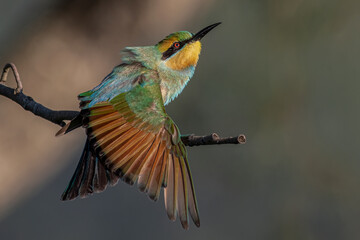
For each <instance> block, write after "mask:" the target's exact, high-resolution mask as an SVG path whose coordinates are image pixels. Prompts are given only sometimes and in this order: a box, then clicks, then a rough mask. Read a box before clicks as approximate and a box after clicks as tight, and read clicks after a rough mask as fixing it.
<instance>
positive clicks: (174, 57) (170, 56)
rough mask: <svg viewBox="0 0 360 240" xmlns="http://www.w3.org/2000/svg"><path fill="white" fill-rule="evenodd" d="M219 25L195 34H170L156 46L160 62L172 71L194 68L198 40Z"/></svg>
mask: <svg viewBox="0 0 360 240" xmlns="http://www.w3.org/2000/svg"><path fill="white" fill-rule="evenodd" d="M219 24H220V22H219V23H215V24H212V25H210V26H208V27H206V28H204V29H202V30H200V31H199V32H198V33H196V34H192V33H190V32H187V31H181V32H175V33H172V34H170V35H169V36H167V37H166V38H164V39H163V40H161V41H160V42H159V43H158V44H157V45H156V47H157V49H158V50H159V51H160V53H161V61H164V63H165V65H166V66H167V67H169V68H171V69H173V70H183V69H186V68H188V67H191V66H194V67H195V66H196V64H197V62H198V60H199V54H200V51H201V43H200V40H201V39H202V38H203V37H204V36H205V35H206V34H207V33H208V32H210V31H211V30H212V29H213V28H215V27H216V26H218V25H219Z"/></svg>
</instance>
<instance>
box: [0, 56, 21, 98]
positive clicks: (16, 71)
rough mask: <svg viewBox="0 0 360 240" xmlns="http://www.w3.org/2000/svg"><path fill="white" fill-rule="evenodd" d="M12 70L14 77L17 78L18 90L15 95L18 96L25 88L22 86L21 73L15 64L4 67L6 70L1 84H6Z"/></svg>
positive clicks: (0, 80) (0, 81)
mask: <svg viewBox="0 0 360 240" xmlns="http://www.w3.org/2000/svg"><path fill="white" fill-rule="evenodd" d="M10 69H11V70H12V72H13V74H14V77H15V81H16V89H15V91H14V94H18V93H20V92H22V90H23V86H22V83H21V80H20V75H19V72H18V70H17V68H16V66H15V64H13V63H7V64H6V65H5V66H4V69H3V72H2V74H1V78H0V83H2V82H3V83H5V82H6V79H7V75H8V73H9V70H10Z"/></svg>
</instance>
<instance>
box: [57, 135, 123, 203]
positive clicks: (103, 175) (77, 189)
mask: <svg viewBox="0 0 360 240" xmlns="http://www.w3.org/2000/svg"><path fill="white" fill-rule="evenodd" d="M117 180H118V177H117V176H116V175H115V174H114V173H111V172H110V171H109V170H108V169H106V168H105V165H104V164H103V163H102V162H101V161H100V160H99V158H97V157H96V155H95V152H94V150H93V148H92V147H91V144H90V141H89V139H87V140H86V143H85V147H84V150H83V153H82V155H81V158H80V161H79V163H78V165H77V167H76V170H75V172H74V175H73V176H72V178H71V180H70V183H69V185H68V186H67V188H66V190H65V191H64V193H63V194H62V196H61V200H63V201H66V200H72V199H74V198H76V197H78V196H80V197H86V196H87V195H90V194H92V193H93V192H102V191H104V190H105V189H106V187H107V185H113V184H115V183H116V182H117Z"/></svg>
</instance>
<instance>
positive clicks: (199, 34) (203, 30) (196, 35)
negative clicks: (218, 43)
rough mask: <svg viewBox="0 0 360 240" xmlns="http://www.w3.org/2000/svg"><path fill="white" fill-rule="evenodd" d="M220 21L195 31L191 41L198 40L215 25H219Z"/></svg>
mask: <svg viewBox="0 0 360 240" xmlns="http://www.w3.org/2000/svg"><path fill="white" fill-rule="evenodd" d="M220 24H221V22H218V23H214V24H212V25H210V26H208V27H206V28H204V29H202V30H200V31H199V32H197V33H196V34H195V35H194V36H193V37H192V38H191V41H192V42H195V41H199V40H200V39H202V38H203V37H204V36H205V35H206V34H207V33H208V32H210V31H211V30H212V29H213V28H215V27H216V26H218V25H220Z"/></svg>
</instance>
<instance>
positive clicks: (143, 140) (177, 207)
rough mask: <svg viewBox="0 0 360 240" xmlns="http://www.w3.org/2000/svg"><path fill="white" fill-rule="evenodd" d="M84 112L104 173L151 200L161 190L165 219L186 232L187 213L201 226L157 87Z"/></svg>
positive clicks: (181, 151) (145, 86)
mask: <svg viewBox="0 0 360 240" xmlns="http://www.w3.org/2000/svg"><path fill="white" fill-rule="evenodd" d="M85 109H86V107H85ZM85 112H86V116H85V121H86V122H87V124H86V127H87V134H88V137H89V140H90V143H91V145H92V146H94V148H95V151H96V153H97V156H98V157H99V158H100V160H101V161H102V162H103V163H104V164H105V166H106V168H107V169H109V170H110V171H111V172H114V173H116V174H118V175H119V176H120V177H121V179H122V180H124V181H125V182H127V183H129V184H134V183H135V182H136V181H137V184H138V187H139V189H140V190H141V191H143V192H145V193H147V195H148V196H149V197H150V198H151V199H153V200H157V199H158V197H159V194H160V189H161V187H162V186H163V187H164V188H165V191H164V198H165V208H166V211H167V214H168V216H169V218H170V219H171V220H175V219H176V216H177V215H179V218H180V221H181V223H182V226H183V227H184V228H188V212H190V216H191V217H192V219H193V221H194V223H195V224H196V225H197V226H199V225H200V221H199V214H198V208H197V203H196V197H195V191H194V186H193V181H192V177H191V173H190V168H189V164H188V161H187V153H186V149H185V146H184V144H183V143H182V141H181V138H180V133H179V130H178V128H177V126H176V125H175V123H174V122H173V121H172V120H171V118H170V117H169V116H168V115H167V114H166V112H165V109H164V104H163V100H162V96H161V90H160V86H159V84H158V83H155V82H152V81H151V80H149V79H146V81H145V82H141V83H139V84H137V85H136V86H135V87H133V88H132V89H131V90H130V91H128V92H126V93H121V94H119V95H118V96H116V97H114V98H113V99H111V100H110V101H106V102H100V103H96V104H95V105H93V106H91V107H89V108H87V110H86V111H85Z"/></svg>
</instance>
